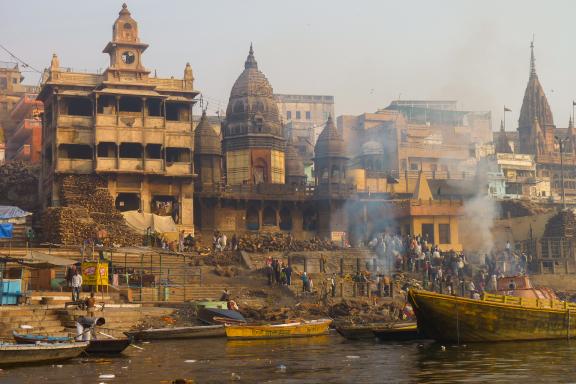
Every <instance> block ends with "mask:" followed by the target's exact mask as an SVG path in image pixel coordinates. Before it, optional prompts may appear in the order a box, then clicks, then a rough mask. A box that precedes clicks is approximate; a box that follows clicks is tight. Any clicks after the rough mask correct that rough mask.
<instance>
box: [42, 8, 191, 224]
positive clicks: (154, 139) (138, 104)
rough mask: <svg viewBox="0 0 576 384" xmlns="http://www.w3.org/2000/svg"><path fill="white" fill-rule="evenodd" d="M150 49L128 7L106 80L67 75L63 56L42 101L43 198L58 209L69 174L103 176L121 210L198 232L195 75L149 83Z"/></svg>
mask: <svg viewBox="0 0 576 384" xmlns="http://www.w3.org/2000/svg"><path fill="white" fill-rule="evenodd" d="M146 48H148V45H147V44H145V43H143V42H141V41H140V38H139V33H138V24H137V23H136V21H135V20H134V19H133V18H132V17H131V15H130V12H129V11H128V9H127V7H126V5H125V4H124V5H123V6H122V10H121V11H120V13H119V16H118V18H117V19H116V21H115V22H114V25H113V28H112V41H110V42H109V43H108V44H107V45H106V47H105V48H104V53H107V54H108V55H109V57H110V64H109V66H108V68H107V69H106V70H105V71H104V72H103V73H101V74H96V73H80V72H74V71H68V70H66V71H64V70H62V68H61V67H60V63H59V59H58V57H57V56H56V55H54V56H53V57H52V61H51V65H50V69H49V73H48V77H47V79H46V81H45V83H44V85H43V87H42V89H41V91H40V93H39V95H38V100H40V101H42V102H43V103H44V109H45V112H44V119H43V146H42V157H43V159H42V163H43V170H42V175H41V193H42V195H43V196H42V197H43V202H44V204H45V205H49V206H58V205H59V204H60V201H59V198H60V197H59V196H60V195H59V190H60V188H61V187H62V180H63V178H64V176H66V175H95V174H96V175H100V176H102V178H104V179H105V180H106V183H107V187H108V190H109V192H110V194H111V195H112V197H113V199H114V201H115V205H116V208H117V209H119V210H120V211H125V210H137V209H139V210H142V211H144V212H153V213H156V212H158V211H160V210H161V211H162V212H164V213H166V212H170V214H171V215H172V217H173V218H174V219H175V221H176V222H177V224H180V225H181V227H182V228H183V229H189V230H192V229H193V206H192V200H193V179H194V167H193V160H192V159H193V150H194V123H193V119H192V108H193V106H194V103H195V97H196V96H197V95H198V91H196V90H195V89H194V86H193V81H194V77H193V74H192V68H191V66H190V64H186V66H185V69H184V77H183V78H182V79H175V78H157V77H156V76H150V71H148V70H147V69H146V68H145V67H144V64H143V53H144V51H145V50H146Z"/></svg>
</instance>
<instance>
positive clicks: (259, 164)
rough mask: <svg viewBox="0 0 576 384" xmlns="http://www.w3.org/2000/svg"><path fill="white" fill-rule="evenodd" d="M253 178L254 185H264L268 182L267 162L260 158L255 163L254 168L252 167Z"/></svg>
mask: <svg viewBox="0 0 576 384" xmlns="http://www.w3.org/2000/svg"><path fill="white" fill-rule="evenodd" d="M252 177H253V179H254V184H262V183H266V182H268V165H267V164H266V160H264V159H263V158H261V157H259V158H257V159H256V160H255V161H254V166H253V167H252Z"/></svg>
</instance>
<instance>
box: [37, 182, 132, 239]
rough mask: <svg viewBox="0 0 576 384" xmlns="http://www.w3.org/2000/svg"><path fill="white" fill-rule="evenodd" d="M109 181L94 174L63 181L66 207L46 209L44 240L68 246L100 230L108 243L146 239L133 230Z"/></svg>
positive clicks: (62, 198)
mask: <svg viewBox="0 0 576 384" xmlns="http://www.w3.org/2000/svg"><path fill="white" fill-rule="evenodd" d="M106 184H107V183H106V180H105V179H103V178H102V177H100V176H94V175H69V176H65V177H64V178H63V179H62V182H61V188H60V202H61V203H62V205H63V206H62V207H58V208H49V209H48V210H46V211H45V212H44V216H43V218H42V225H43V228H44V231H43V233H44V240H45V241H48V242H51V243H56V244H64V245H74V244H82V243H83V242H84V240H92V239H94V238H95V237H96V235H97V233H98V232H99V231H100V233H105V236H104V238H103V239H101V240H102V241H103V243H104V245H105V246H112V245H120V246H125V245H140V244H142V238H141V236H140V235H139V234H137V233H136V232H134V231H132V230H131V229H130V228H129V227H128V226H127V225H126V221H125V220H124V217H123V216H122V214H121V213H120V212H118V211H117V210H116V208H115V206H114V199H113V198H112V196H111V195H110V193H109V192H108V189H107V188H106Z"/></svg>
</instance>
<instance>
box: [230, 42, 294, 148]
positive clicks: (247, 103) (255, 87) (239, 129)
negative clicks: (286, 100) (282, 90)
mask: <svg viewBox="0 0 576 384" xmlns="http://www.w3.org/2000/svg"><path fill="white" fill-rule="evenodd" d="M251 133H258V134H262V133H268V134H271V135H274V136H278V137H282V138H283V134H282V124H281V121H280V115H279V112H278V105H277V103H276V99H275V98H274V91H273V89H272V86H271V85H270V82H269V81H268V79H267V78H266V76H265V75H264V74H263V73H262V72H261V71H260V70H259V69H258V63H257V62H256V59H255V58H254V50H253V49H252V45H250V52H249V54H248V57H247V58H246V62H245V63H244V71H242V73H241V74H240V76H238V79H237V80H236V82H235V83H234V86H233V87H232V90H231V91H230V99H229V101H228V107H227V109H226V122H225V129H224V130H223V135H224V136H225V137H227V136H235V135H243V134H251Z"/></svg>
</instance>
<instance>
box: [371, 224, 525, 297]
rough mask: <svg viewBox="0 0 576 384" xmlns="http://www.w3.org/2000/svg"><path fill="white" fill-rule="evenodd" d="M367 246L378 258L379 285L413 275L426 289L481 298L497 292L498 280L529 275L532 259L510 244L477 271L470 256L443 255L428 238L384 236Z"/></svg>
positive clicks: (476, 256)
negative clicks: (387, 279)
mask: <svg viewBox="0 0 576 384" xmlns="http://www.w3.org/2000/svg"><path fill="white" fill-rule="evenodd" d="M368 245H369V247H370V248H371V249H373V250H374V252H375V253H376V254H377V256H378V265H377V275H378V278H377V281H380V280H381V279H382V278H383V277H384V276H389V275H390V276H391V275H392V274H393V273H394V272H410V273H414V274H416V275H420V276H421V277H422V283H423V285H424V288H427V289H430V290H433V291H437V292H440V293H446V294H459V295H462V296H470V297H472V298H479V296H480V294H481V293H482V292H483V291H484V290H486V289H489V290H496V289H497V287H496V281H497V279H498V278H500V277H504V276H506V275H524V274H527V273H528V264H529V256H528V255H527V254H526V253H525V252H515V251H514V250H513V249H512V246H511V244H510V243H509V242H508V243H507V244H506V246H505V248H504V249H502V250H493V251H491V252H490V253H489V254H487V255H484V256H483V259H484V260H483V261H480V260H478V263H476V266H475V268H472V267H471V263H470V262H469V260H468V257H469V255H468V256H467V254H466V253H464V252H456V251H454V250H449V251H441V250H440V247H439V246H438V245H436V244H433V243H432V242H430V241H429V238H428V236H426V235H424V236H421V235H414V236H411V235H407V236H404V237H401V236H399V235H394V234H389V233H386V232H384V233H381V234H378V235H376V236H375V237H374V238H373V239H372V240H371V241H370V242H369V243H368ZM473 257H475V258H480V257H479V255H473Z"/></svg>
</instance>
